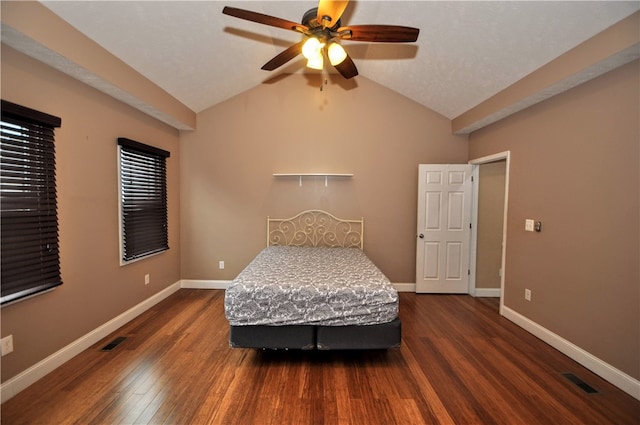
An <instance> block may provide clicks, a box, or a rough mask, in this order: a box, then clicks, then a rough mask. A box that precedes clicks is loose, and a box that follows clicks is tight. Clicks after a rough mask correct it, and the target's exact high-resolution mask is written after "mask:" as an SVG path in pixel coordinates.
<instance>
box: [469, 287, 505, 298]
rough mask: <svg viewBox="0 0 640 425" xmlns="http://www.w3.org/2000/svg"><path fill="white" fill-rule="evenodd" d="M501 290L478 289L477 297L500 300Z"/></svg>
mask: <svg viewBox="0 0 640 425" xmlns="http://www.w3.org/2000/svg"><path fill="white" fill-rule="evenodd" d="M501 293H502V291H501V290H500V288H476V294H475V295H474V296H475V297H490V298H500V294H501Z"/></svg>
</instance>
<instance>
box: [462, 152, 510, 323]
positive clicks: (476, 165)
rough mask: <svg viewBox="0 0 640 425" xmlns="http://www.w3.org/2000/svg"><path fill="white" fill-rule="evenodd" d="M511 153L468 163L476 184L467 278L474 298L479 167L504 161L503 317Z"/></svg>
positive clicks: (470, 292) (501, 275) (501, 290)
mask: <svg viewBox="0 0 640 425" xmlns="http://www.w3.org/2000/svg"><path fill="white" fill-rule="evenodd" d="M510 158H511V151H504V152H499V153H496V154H493V155H488V156H483V157H480V158H476V159H472V160H470V161H469V162H468V163H469V164H471V165H473V171H472V175H473V180H474V182H475V183H476V184H474V185H473V189H472V190H473V195H472V199H471V252H470V258H469V266H470V270H471V275H470V276H469V294H470V295H471V296H473V297H475V296H476V255H477V251H478V247H477V243H478V188H479V185H480V179H479V176H480V165H481V164H487V163H490V162H497V161H502V160H505V162H506V164H505V182H504V209H503V219H502V257H501V264H500V270H501V271H502V273H500V315H503V309H504V277H505V274H506V273H505V271H506V270H505V266H506V264H505V263H506V261H505V259H506V253H507V211H508V206H509V166H510Z"/></svg>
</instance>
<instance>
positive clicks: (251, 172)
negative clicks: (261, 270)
mask: <svg viewBox="0 0 640 425" xmlns="http://www.w3.org/2000/svg"><path fill="white" fill-rule="evenodd" d="M342 82H343V84H345V86H343V87H340V86H338V85H335V84H334V83H333V82H331V81H330V82H329V84H328V85H327V86H326V87H325V89H324V90H323V91H320V90H319V86H320V81H319V80H318V79H315V78H311V77H309V76H306V77H304V76H302V75H290V76H288V77H286V78H282V79H280V80H279V81H277V83H275V84H262V85H260V86H258V87H256V88H254V89H252V90H250V91H247V92H245V93H243V94H241V95H239V96H237V97H234V98H232V99H230V100H228V101H227V102H224V103H222V104H220V105H217V106H214V107H212V108H210V109H208V110H205V111H203V112H201V113H200V114H198V119H197V121H198V129H197V130H196V131H194V132H185V133H183V134H182V136H181V144H180V147H181V154H180V157H181V160H182V165H181V170H182V178H181V184H182V187H181V196H182V199H181V201H182V202H181V208H182V212H181V217H182V229H181V236H182V277H183V278H184V279H223V280H224V279H232V278H234V277H235V276H236V275H237V274H238V273H239V272H240V271H241V270H242V269H243V268H244V267H245V266H246V265H247V264H248V263H249V261H250V260H251V259H252V258H253V257H254V256H255V254H256V253H257V252H258V251H259V250H260V249H262V248H263V247H264V246H265V240H266V236H265V221H266V217H267V216H268V215H269V216H272V217H289V216H292V215H294V214H295V213H297V212H299V211H301V210H304V209H310V208H322V209H325V210H327V211H329V212H331V213H333V214H334V215H337V216H338V217H341V218H359V217H361V216H363V217H364V219H365V252H367V254H368V255H369V256H370V258H371V259H372V260H373V262H374V263H375V264H376V265H377V266H378V267H379V268H380V269H381V270H382V271H383V272H384V273H385V274H386V275H387V276H388V277H389V279H391V281H393V282H411V283H412V282H415V235H416V233H415V232H416V211H417V180H418V164H420V163H464V162H466V160H467V140H466V136H452V135H451V127H450V125H451V124H450V121H449V120H447V119H446V118H444V117H442V116H441V115H438V114H436V113H434V112H432V111H430V110H428V109H426V108H424V107H423V106H420V105H418V104H416V103H414V102H413V101H411V100H409V99H407V98H405V97H402V96H399V95H397V94H394V93H393V92H391V91H390V90H388V89H387V88H384V87H382V86H380V85H378V84H376V83H374V82H372V81H370V80H367V79H366V78H364V77H362V76H359V77H358V78H357V81H355V80H351V81H350V82H349V83H345V82H344V80H342ZM354 84H355V85H357V89H354V90H352V88H354V86H352V85H354ZM293 172H302V173H308V172H330V173H353V174H354V177H353V178H352V179H340V180H338V179H333V180H330V181H329V184H328V187H325V186H324V180H323V179H318V178H316V179H307V180H304V181H303V184H302V187H299V185H298V181H297V180H296V179H289V180H286V179H276V178H274V177H273V176H272V174H273V173H293ZM219 260H224V261H225V262H226V268H225V269H224V270H218V261H219Z"/></svg>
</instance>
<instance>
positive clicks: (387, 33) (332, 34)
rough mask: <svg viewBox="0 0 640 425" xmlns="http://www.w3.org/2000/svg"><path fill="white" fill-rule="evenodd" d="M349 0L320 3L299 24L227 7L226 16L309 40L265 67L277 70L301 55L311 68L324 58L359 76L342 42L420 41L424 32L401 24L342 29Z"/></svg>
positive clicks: (342, 71)
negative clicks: (299, 35)
mask: <svg viewBox="0 0 640 425" xmlns="http://www.w3.org/2000/svg"><path fill="white" fill-rule="evenodd" d="M348 4H349V0H320V1H319V3H318V7H317V8H313V9H310V10H308V11H307V12H306V13H305V14H304V15H303V16H302V22H301V23H300V24H299V23H296V22H292V21H287V20H286V19H281V18H276V17H274V16H269V15H264V14H262V13H257V12H252V11H249V10H244V9H238V8H235V7H228V6H225V7H224V9H223V10H222V13H224V14H225V15H229V16H233V17H236V18H240V19H245V20H247V21H252V22H257V23H259V24H264V25H270V26H272V27H277V28H283V29H286V30H291V31H297V32H299V33H301V34H303V35H304V36H305V38H304V39H303V40H302V41H300V42H299V43H296V44H294V45H292V46H290V47H289V48H287V49H285V50H284V51H282V52H281V53H279V54H278V55H276V56H275V57H274V58H273V59H271V60H270V61H269V62H267V63H265V64H264V65H263V66H262V69H264V70H266V71H273V70H275V69H277V68H279V67H280V66H282V65H284V64H285V63H287V62H289V61H290V60H292V59H293V58H295V57H296V56H298V55H299V54H302V55H303V56H304V57H305V58H306V59H307V67H309V68H313V69H323V67H324V57H325V56H326V57H327V58H328V59H329V62H330V63H331V65H332V66H333V67H335V69H336V70H337V71H338V72H339V73H340V74H341V75H342V76H343V77H344V78H347V79H348V78H353V77H355V76H356V75H358V69H357V68H356V65H355V64H354V63H353V60H351V58H350V57H349V55H348V54H347V52H346V51H345V50H344V48H343V47H342V46H341V45H340V44H339V43H338V40H351V41H369V42H382V43H410V42H414V41H416V40H417V39H418V34H419V32H420V30H419V29H418V28H411V27H405V26H398V25H349V26H344V27H343V26H342V23H341V21H340V17H341V16H342V14H343V13H344V11H345V9H346V8H347V5H348Z"/></svg>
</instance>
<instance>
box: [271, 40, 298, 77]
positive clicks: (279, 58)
mask: <svg viewBox="0 0 640 425" xmlns="http://www.w3.org/2000/svg"><path fill="white" fill-rule="evenodd" d="M303 44H304V41H301V42H300V43H296V44H294V45H293V46H291V47H289V48H287V49H286V50H283V51H282V52H280V53H279V54H278V55H276V56H275V57H274V58H273V59H271V60H270V61H269V62H267V63H265V64H264V65H262V68H261V69H264V70H265V71H273V70H274V69H276V68H279V67H281V66H282V65H284V64H285V63H287V62H289V61H290V60H291V59H293V58H295V57H296V56H298V55H299V54H300V53H302V45H303Z"/></svg>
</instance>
